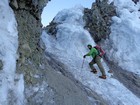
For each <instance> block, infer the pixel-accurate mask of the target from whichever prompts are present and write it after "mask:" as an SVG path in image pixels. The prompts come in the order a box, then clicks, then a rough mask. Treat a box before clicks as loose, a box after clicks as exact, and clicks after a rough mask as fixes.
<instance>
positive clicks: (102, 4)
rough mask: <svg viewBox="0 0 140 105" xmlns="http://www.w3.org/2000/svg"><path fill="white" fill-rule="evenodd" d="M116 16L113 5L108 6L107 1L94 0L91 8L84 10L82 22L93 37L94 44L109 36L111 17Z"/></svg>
mask: <svg viewBox="0 0 140 105" xmlns="http://www.w3.org/2000/svg"><path fill="white" fill-rule="evenodd" d="M115 15H116V10H115V6H114V5H113V3H111V4H108V0H102V1H101V0H96V2H95V3H93V4H92V8H91V9H88V8H85V10H84V17H83V18H84V20H85V22H86V25H85V29H87V30H88V31H89V32H90V34H91V35H92V36H93V38H94V40H95V42H98V41H100V40H101V39H102V38H104V39H105V38H107V37H108V36H109V34H110V25H111V17H112V16H115Z"/></svg>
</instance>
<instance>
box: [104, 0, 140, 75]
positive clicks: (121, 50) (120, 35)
mask: <svg viewBox="0 0 140 105" xmlns="http://www.w3.org/2000/svg"><path fill="white" fill-rule="evenodd" d="M114 5H115V6H116V7H117V15H118V16H115V17H113V18H112V20H113V24H112V26H111V34H110V38H109V40H106V44H105V45H109V44H110V43H111V46H112V48H111V49H108V50H106V54H107V55H108V57H109V58H110V60H113V61H115V62H116V63H118V65H119V66H120V67H122V68H123V69H125V70H128V71H132V72H134V73H137V74H139V75H140V64H139V63H140V56H139V55H140V43H139V42H140V11H138V10H139V9H140V2H139V3H138V4H137V5H135V4H134V3H133V2H132V0H114ZM106 48H107V46H106Z"/></svg>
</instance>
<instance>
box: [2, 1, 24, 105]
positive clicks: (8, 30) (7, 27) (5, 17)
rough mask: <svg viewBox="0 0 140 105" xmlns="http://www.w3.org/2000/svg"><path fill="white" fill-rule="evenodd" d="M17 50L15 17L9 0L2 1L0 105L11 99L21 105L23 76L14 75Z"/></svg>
mask: <svg viewBox="0 0 140 105" xmlns="http://www.w3.org/2000/svg"><path fill="white" fill-rule="evenodd" d="M17 48H18V32H17V23H16V20H15V16H14V13H13V11H12V9H11V8H10V7H9V0H2V1H1V2H0V60H1V61H2V63H3V67H2V70H0V105H8V104H10V103H9V102H10V100H12V99H15V104H16V105H22V103H23V99H24V95H23V90H24V81H23V75H16V74H15V70H16V59H17V53H16V52H17ZM15 79H16V80H17V81H15ZM11 104H12V103H11ZM13 104H14V103H13Z"/></svg>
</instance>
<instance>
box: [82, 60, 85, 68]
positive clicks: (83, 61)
mask: <svg viewBox="0 0 140 105" xmlns="http://www.w3.org/2000/svg"><path fill="white" fill-rule="evenodd" d="M84 62H85V58H83V62H82V68H83V65H84Z"/></svg>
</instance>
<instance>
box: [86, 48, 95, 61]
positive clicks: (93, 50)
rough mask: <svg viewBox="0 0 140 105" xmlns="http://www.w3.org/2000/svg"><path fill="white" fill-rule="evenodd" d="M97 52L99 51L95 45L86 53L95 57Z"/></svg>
mask: <svg viewBox="0 0 140 105" xmlns="http://www.w3.org/2000/svg"><path fill="white" fill-rule="evenodd" d="M97 54H98V51H97V50H96V49H95V48H94V47H93V48H91V50H90V51H89V53H87V54H86V56H92V58H93V59H94V58H95V56H96V55H97Z"/></svg>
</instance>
